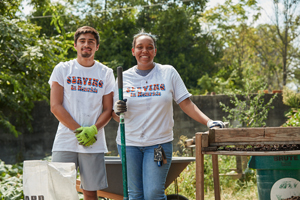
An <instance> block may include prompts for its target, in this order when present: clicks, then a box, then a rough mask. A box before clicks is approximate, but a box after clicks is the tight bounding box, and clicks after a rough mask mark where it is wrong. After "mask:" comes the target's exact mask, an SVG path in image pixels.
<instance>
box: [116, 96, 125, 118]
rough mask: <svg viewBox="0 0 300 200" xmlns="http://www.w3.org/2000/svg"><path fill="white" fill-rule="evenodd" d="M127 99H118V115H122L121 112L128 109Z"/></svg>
mask: <svg viewBox="0 0 300 200" xmlns="http://www.w3.org/2000/svg"><path fill="white" fill-rule="evenodd" d="M126 101H127V99H124V100H118V101H116V103H115V104H114V111H115V113H116V115H120V113H124V112H126V111H127V106H126Z"/></svg>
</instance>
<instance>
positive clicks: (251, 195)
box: [166, 155, 258, 200]
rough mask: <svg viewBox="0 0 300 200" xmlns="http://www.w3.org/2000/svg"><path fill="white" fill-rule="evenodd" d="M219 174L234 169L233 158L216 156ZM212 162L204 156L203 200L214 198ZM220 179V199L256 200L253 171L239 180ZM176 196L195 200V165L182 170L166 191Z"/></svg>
mask: <svg viewBox="0 0 300 200" xmlns="http://www.w3.org/2000/svg"><path fill="white" fill-rule="evenodd" d="M218 161H219V172H220V174H226V173H229V172H230V171H231V170H230V169H233V168H235V166H236V161H235V156H223V155H219V156H218ZM212 173H213V170H212V161H211V155H204V193H205V199H207V200H213V199H215V198H214V185H213V184H214V183H213V176H212ZM219 177H220V192H221V199H230V200H235V199H236V200H240V199H241V198H242V199H249V200H257V199H258V197H257V186H256V175H255V171H253V170H250V169H246V170H245V175H244V176H243V177H242V178H240V179H233V178H231V177H230V176H219ZM176 190H178V194H180V195H182V196H185V197H187V198H188V199H196V163H195V162H192V163H190V164H189V165H188V166H187V167H186V169H184V170H183V171H182V172H181V174H180V176H179V177H178V178H177V184H176V182H173V183H172V184H171V185H170V186H169V187H168V188H167V189H166V194H176Z"/></svg>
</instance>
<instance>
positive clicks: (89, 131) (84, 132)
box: [75, 125, 98, 146]
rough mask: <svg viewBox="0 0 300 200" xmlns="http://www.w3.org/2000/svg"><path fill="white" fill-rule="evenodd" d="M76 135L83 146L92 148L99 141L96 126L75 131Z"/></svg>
mask: <svg viewBox="0 0 300 200" xmlns="http://www.w3.org/2000/svg"><path fill="white" fill-rule="evenodd" d="M75 133H76V137H77V140H78V142H79V144H81V145H84V146H90V145H92V144H94V143H95V142H96V141H97V139H96V137H95V135H96V134H97V133H98V130H97V127H96V126H95V125H93V126H90V127H80V128H78V129H76V130H75Z"/></svg>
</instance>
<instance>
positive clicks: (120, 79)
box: [117, 67, 128, 200]
mask: <svg viewBox="0 0 300 200" xmlns="http://www.w3.org/2000/svg"><path fill="white" fill-rule="evenodd" d="M117 74H118V89H119V100H123V68H122V67H118V68H117ZM120 133H121V150H122V175H123V199H124V200H127V199H128V186H127V162H126V142H125V124H124V113H120Z"/></svg>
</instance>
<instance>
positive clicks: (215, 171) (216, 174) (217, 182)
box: [212, 155, 221, 200]
mask: <svg viewBox="0 0 300 200" xmlns="http://www.w3.org/2000/svg"><path fill="white" fill-rule="evenodd" d="M212 165H213V177H214V191H215V200H221V197H220V180H219V163H218V155H212Z"/></svg>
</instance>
